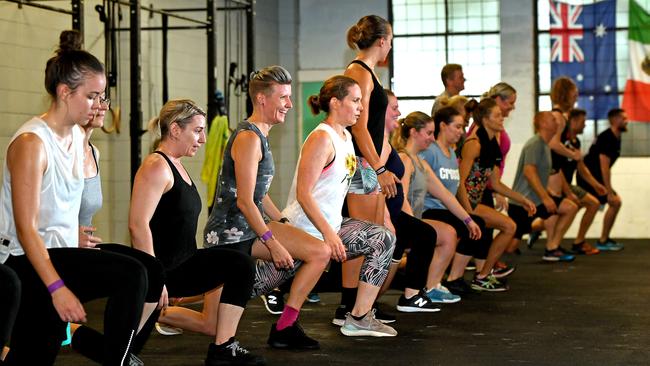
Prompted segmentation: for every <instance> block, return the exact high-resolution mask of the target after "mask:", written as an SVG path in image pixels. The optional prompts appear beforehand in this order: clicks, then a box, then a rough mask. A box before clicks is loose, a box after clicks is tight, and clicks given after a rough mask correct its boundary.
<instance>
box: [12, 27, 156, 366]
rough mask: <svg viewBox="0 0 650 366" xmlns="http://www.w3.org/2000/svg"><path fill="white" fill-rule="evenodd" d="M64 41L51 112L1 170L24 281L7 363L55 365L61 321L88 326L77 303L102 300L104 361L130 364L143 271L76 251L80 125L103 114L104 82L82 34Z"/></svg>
mask: <svg viewBox="0 0 650 366" xmlns="http://www.w3.org/2000/svg"><path fill="white" fill-rule="evenodd" d="M60 41H61V42H60V45H59V49H58V50H57V52H56V55H55V56H54V57H52V58H50V59H49V60H48V62H47V66H46V69H45V88H46V90H47V92H48V94H49V95H50V97H51V100H52V102H51V104H50V107H49V109H48V110H47V111H46V112H45V113H44V114H42V115H41V116H39V117H34V118H32V119H31V120H29V121H28V122H26V123H25V124H24V125H23V126H22V127H20V129H19V130H18V131H17V132H16V134H15V135H14V137H13V138H12V139H11V141H10V143H9V147H8V148H7V154H6V161H5V165H4V174H3V186H2V193H1V194H0V236H1V237H2V243H3V244H5V245H8V248H9V254H10V255H9V258H8V259H7V262H6V264H7V266H9V267H11V268H12V270H13V271H14V272H16V274H17V275H18V277H19V279H20V281H21V283H22V295H21V305H20V308H19V310H18V315H17V318H16V323H15V327H14V330H13V333H12V335H11V343H10V344H11V350H10V351H9V354H8V355H7V358H6V360H5V363H6V364H8V365H52V364H54V361H55V358H56V355H57V353H58V350H59V348H60V346H61V341H62V340H63V339H64V338H65V328H66V323H67V322H85V321H86V312H85V310H84V307H83V305H82V303H85V302H87V301H90V300H93V299H97V298H107V299H108V300H107V306H106V310H105V313H104V339H103V342H102V344H101V345H99V353H100V358H101V360H102V363H103V364H104V365H126V364H128V363H129V362H130V346H131V342H132V339H133V336H134V334H135V332H136V330H137V329H138V323H139V321H140V316H141V313H142V307H143V303H144V300H145V293H146V290H147V283H146V270H145V268H144V267H143V265H142V264H141V263H140V262H138V261H137V260H135V259H132V258H129V257H127V256H124V255H122V254H118V253H111V252H109V251H105V250H92V249H85V248H79V234H78V229H79V217H78V216H79V209H80V205H81V198H82V192H83V188H84V151H83V148H84V144H83V132H82V130H81V127H82V126H85V125H86V124H88V123H89V121H90V120H92V119H94V118H95V117H96V116H97V114H98V113H99V110H100V109H101V108H102V102H103V101H104V89H105V88H106V77H105V76H104V67H103V65H102V64H101V63H100V62H99V60H97V58H95V57H94V56H93V55H91V54H89V53H88V52H85V51H82V50H80V45H81V37H80V34H79V33H78V32H76V31H65V32H63V33H62V34H61V37H60ZM16 197H20V199H15V198H16ZM35 329H38V331H37V332H35V331H34V330H35ZM80 336H82V335H80ZM82 338H83V337H82Z"/></svg>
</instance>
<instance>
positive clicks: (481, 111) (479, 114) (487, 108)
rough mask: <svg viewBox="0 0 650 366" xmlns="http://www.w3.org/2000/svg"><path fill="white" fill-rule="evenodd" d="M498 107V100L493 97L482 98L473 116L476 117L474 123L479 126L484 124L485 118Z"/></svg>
mask: <svg viewBox="0 0 650 366" xmlns="http://www.w3.org/2000/svg"><path fill="white" fill-rule="evenodd" d="M495 107H497V102H496V101H495V100H494V99H492V98H485V99H481V102H480V103H478V105H477V106H476V108H475V109H474V113H473V115H472V117H473V118H474V123H476V125H477V126H480V127H482V126H483V119H484V118H487V117H488V116H489V115H490V112H492V109H493V108H495Z"/></svg>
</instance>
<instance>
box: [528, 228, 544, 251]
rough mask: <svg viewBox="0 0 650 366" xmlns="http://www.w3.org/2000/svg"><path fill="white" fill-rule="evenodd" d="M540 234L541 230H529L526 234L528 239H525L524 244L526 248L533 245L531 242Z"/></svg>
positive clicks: (533, 242)
mask: <svg viewBox="0 0 650 366" xmlns="http://www.w3.org/2000/svg"><path fill="white" fill-rule="evenodd" d="M541 235H542V232H541V231H531V233H530V234H528V240H527V241H526V244H527V245H528V249H530V248H532V247H533V244H535V242H536V241H537V239H539V237H540V236H541Z"/></svg>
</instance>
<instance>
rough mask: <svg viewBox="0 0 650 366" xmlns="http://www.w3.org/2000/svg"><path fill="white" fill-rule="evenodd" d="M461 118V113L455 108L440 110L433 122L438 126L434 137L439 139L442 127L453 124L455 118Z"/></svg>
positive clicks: (434, 116)
mask: <svg viewBox="0 0 650 366" xmlns="http://www.w3.org/2000/svg"><path fill="white" fill-rule="evenodd" d="M456 116H460V112H458V110H457V109H456V108H454V107H443V108H440V109H439V110H438V111H437V112H436V114H434V115H433V122H435V124H436V131H435V132H434V136H435V137H436V138H438V133H439V132H440V125H441V124H443V123H444V124H445V125H449V124H451V123H452V122H453V120H454V117H456Z"/></svg>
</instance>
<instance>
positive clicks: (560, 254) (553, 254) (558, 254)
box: [542, 247, 576, 262]
mask: <svg viewBox="0 0 650 366" xmlns="http://www.w3.org/2000/svg"><path fill="white" fill-rule="evenodd" d="M542 259H543V260H545V261H547V262H573V260H574V259H576V256H575V255H573V254H569V253H567V252H566V251H565V250H564V249H562V247H557V248H556V249H553V250H548V249H545V250H544V255H543V256H542Z"/></svg>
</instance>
